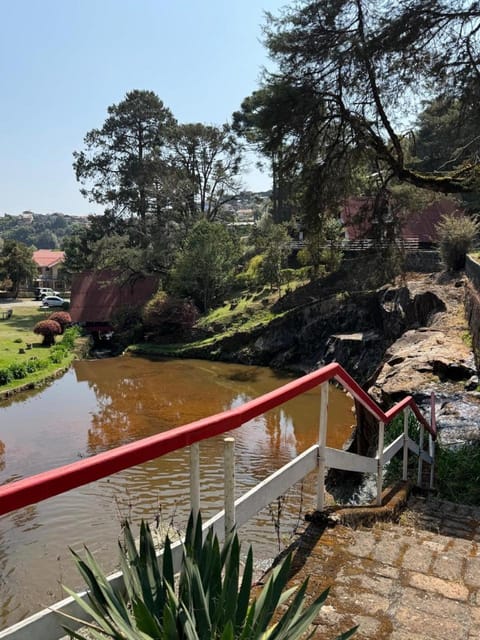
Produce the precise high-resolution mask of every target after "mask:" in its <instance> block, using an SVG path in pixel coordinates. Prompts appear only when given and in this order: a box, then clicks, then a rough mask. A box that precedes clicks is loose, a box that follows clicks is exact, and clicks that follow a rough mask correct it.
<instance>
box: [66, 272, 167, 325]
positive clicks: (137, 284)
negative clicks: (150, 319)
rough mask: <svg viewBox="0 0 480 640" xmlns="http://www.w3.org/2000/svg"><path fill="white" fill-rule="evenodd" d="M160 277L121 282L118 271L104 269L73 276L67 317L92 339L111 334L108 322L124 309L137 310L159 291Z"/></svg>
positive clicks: (152, 276) (137, 278)
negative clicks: (80, 326)
mask: <svg viewBox="0 0 480 640" xmlns="http://www.w3.org/2000/svg"><path fill="white" fill-rule="evenodd" d="M158 283H159V277H158V276H154V275H150V276H144V277H141V276H139V277H134V278H131V279H129V280H128V281H126V282H124V281H123V280H122V275H121V274H120V273H118V272H115V271H112V270H108V269H104V270H101V271H84V272H82V273H76V274H74V276H73V281H72V291H71V296H70V310H69V313H70V316H71V318H72V321H73V322H79V323H81V324H83V325H84V327H85V328H86V329H87V331H89V332H90V333H91V334H93V335H94V337H101V335H102V334H106V333H109V332H110V331H112V326H111V320H112V318H113V317H114V315H115V313H116V312H118V311H120V310H121V309H125V308H132V307H133V308H134V309H140V308H141V307H143V305H144V304H145V303H146V302H148V300H150V298H151V297H152V296H153V295H154V294H155V293H156V291H157V289H158Z"/></svg>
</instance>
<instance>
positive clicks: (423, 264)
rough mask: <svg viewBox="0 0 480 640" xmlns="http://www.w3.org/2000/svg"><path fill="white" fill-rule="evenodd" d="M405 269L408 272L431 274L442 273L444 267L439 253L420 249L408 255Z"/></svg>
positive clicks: (409, 252)
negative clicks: (433, 272) (434, 272)
mask: <svg viewBox="0 0 480 640" xmlns="http://www.w3.org/2000/svg"><path fill="white" fill-rule="evenodd" d="M404 268H405V269H406V270H407V271H417V272H419V273H431V272H432V271H442V269H443V265H442V260H441V258H440V253H439V251H437V250H427V249H418V250H417V251H408V252H407V253H406V255H405V262H404Z"/></svg>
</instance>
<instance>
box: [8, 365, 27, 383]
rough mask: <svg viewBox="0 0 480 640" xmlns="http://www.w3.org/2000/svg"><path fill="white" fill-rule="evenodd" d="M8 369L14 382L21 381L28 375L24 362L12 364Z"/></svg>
mask: <svg viewBox="0 0 480 640" xmlns="http://www.w3.org/2000/svg"><path fill="white" fill-rule="evenodd" d="M9 368H10V371H11V372H12V377H13V379H14V380H21V379H22V378H26V376H27V374H28V371H27V367H26V363H24V362H14V363H13V364H11V365H10V367H9Z"/></svg>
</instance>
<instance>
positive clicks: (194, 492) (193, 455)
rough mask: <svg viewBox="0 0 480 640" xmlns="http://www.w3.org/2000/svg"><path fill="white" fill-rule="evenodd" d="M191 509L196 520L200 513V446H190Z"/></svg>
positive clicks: (195, 443)
mask: <svg viewBox="0 0 480 640" xmlns="http://www.w3.org/2000/svg"><path fill="white" fill-rule="evenodd" d="M190 507H191V509H192V514H193V516H194V517H195V518H196V517H197V516H198V513H199V511H200V445H199V443H198V442H194V443H193V444H191V445H190Z"/></svg>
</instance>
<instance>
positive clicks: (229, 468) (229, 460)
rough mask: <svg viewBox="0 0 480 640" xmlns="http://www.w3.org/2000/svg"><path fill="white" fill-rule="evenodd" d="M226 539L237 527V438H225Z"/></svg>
mask: <svg viewBox="0 0 480 640" xmlns="http://www.w3.org/2000/svg"><path fill="white" fill-rule="evenodd" d="M223 442H224V451H223V464H224V491H225V494H224V500H225V537H227V535H228V534H229V533H230V531H231V530H232V529H233V527H234V526H235V438H224V440H223Z"/></svg>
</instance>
